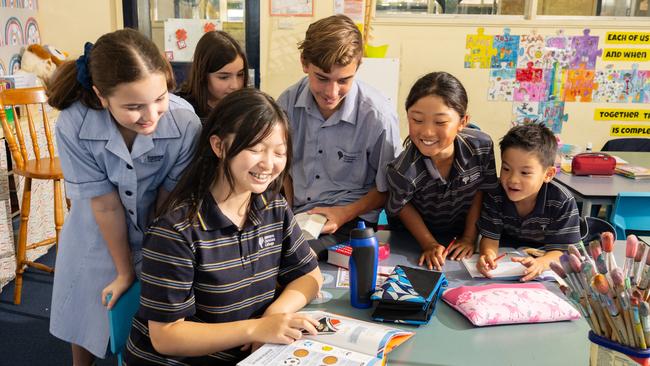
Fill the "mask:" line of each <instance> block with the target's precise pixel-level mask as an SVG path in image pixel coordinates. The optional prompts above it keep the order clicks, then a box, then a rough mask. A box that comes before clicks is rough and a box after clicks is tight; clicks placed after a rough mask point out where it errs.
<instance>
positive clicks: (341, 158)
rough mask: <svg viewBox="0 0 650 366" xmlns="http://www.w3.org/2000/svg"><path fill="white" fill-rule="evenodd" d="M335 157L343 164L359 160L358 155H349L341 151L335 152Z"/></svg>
mask: <svg viewBox="0 0 650 366" xmlns="http://www.w3.org/2000/svg"><path fill="white" fill-rule="evenodd" d="M336 155H338V157H339V161H343V162H344V163H354V162H355V161H357V160H358V159H359V155H358V154H349V153H346V152H345V151H343V150H339V151H337V152H336Z"/></svg>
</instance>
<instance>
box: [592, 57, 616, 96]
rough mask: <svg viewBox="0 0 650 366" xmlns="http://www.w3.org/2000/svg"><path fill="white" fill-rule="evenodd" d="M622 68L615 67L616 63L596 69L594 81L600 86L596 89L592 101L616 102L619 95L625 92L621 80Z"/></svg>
mask: <svg viewBox="0 0 650 366" xmlns="http://www.w3.org/2000/svg"><path fill="white" fill-rule="evenodd" d="M619 74H620V70H616V69H614V65H608V66H607V68H605V69H602V70H596V71H595V73H594V83H596V84H598V88H597V89H596V90H594V92H593V95H592V101H594V102H601V103H603V102H604V103H616V102H618V98H619V96H620V95H621V94H622V93H623V84H622V83H621V82H619V79H620V76H619Z"/></svg>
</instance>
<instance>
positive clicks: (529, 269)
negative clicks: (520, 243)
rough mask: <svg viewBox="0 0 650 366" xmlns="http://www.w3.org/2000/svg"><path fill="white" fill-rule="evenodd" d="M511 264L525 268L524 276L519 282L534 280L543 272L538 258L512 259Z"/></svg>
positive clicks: (542, 266) (542, 265)
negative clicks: (519, 264)
mask: <svg viewBox="0 0 650 366" xmlns="http://www.w3.org/2000/svg"><path fill="white" fill-rule="evenodd" d="M511 259H512V261H513V262H518V263H521V264H522V265H524V266H526V271H524V276H523V277H521V279H520V280H519V281H521V282H526V281H530V280H533V279H535V278H536V277H537V276H539V275H540V274H542V272H544V268H545V266H544V264H543V263H542V261H540V260H539V258H533V257H512V258H511Z"/></svg>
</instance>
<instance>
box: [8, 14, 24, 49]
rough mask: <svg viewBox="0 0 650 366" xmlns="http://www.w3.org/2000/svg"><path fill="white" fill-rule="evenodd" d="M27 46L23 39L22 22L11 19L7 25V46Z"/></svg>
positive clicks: (14, 18)
mask: <svg viewBox="0 0 650 366" xmlns="http://www.w3.org/2000/svg"><path fill="white" fill-rule="evenodd" d="M23 44H25V41H24V39H23V27H22V25H21V24H20V20H18V18H16V17H11V18H9V19H8V20H7V23H5V43H4V45H5V46H19V45H23Z"/></svg>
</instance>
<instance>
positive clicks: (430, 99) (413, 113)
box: [406, 95, 468, 160]
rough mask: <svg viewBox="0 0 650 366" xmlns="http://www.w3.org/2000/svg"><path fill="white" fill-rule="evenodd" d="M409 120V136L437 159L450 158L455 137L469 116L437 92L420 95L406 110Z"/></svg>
mask: <svg viewBox="0 0 650 366" xmlns="http://www.w3.org/2000/svg"><path fill="white" fill-rule="evenodd" d="M406 115H407V117H408V122H409V138H410V139H411V141H412V142H413V144H415V146H416V147H417V148H418V150H420V152H421V153H422V155H424V156H428V157H429V158H431V159H433V160H441V159H445V158H448V157H450V156H452V155H453V153H454V139H455V138H456V135H457V134H458V132H460V131H461V130H462V129H463V128H464V127H465V124H466V123H467V120H468V116H464V117H462V118H461V116H460V115H459V114H458V112H456V111H455V110H454V109H452V108H449V107H448V106H447V105H446V104H445V103H444V101H443V99H442V98H440V97H439V96H437V95H427V96H425V97H422V98H420V99H418V100H417V101H416V102H415V103H413V105H412V106H411V107H410V108H409V109H408V110H407V111H406Z"/></svg>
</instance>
